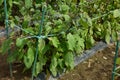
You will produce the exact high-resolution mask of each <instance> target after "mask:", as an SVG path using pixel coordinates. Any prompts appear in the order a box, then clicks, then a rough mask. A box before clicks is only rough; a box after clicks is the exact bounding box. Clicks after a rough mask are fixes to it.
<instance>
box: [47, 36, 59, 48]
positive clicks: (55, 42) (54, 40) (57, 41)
mask: <svg viewBox="0 0 120 80" xmlns="http://www.w3.org/2000/svg"><path fill="white" fill-rule="evenodd" d="M49 40H50V41H51V43H52V45H53V46H54V47H56V48H58V46H59V44H60V42H59V40H58V38H57V37H51V38H49Z"/></svg>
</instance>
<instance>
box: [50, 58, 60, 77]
mask: <svg viewBox="0 0 120 80" xmlns="http://www.w3.org/2000/svg"><path fill="white" fill-rule="evenodd" d="M57 65H58V62H57V58H56V56H53V57H52V60H51V64H50V71H51V72H52V74H53V76H56V75H57Z"/></svg>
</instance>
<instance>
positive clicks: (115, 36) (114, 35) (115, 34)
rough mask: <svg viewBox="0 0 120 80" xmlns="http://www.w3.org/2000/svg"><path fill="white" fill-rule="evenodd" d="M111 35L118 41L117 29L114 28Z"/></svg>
mask: <svg viewBox="0 0 120 80" xmlns="http://www.w3.org/2000/svg"><path fill="white" fill-rule="evenodd" d="M111 36H112V40H113V41H116V40H117V32H116V31H114V30H112V32H111Z"/></svg>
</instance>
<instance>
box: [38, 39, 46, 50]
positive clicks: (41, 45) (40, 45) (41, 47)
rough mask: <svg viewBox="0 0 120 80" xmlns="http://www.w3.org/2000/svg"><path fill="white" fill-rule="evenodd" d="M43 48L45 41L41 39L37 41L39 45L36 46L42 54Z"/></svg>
mask: <svg viewBox="0 0 120 80" xmlns="http://www.w3.org/2000/svg"><path fill="white" fill-rule="evenodd" d="M44 47H45V41H44V40H43V39H39V45H38V48H39V51H40V52H42V50H43V49H44Z"/></svg>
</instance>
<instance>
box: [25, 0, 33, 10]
mask: <svg viewBox="0 0 120 80" xmlns="http://www.w3.org/2000/svg"><path fill="white" fill-rule="evenodd" d="M31 6H32V0H25V7H26V8H28V9H29V8H30V7H31Z"/></svg>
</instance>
